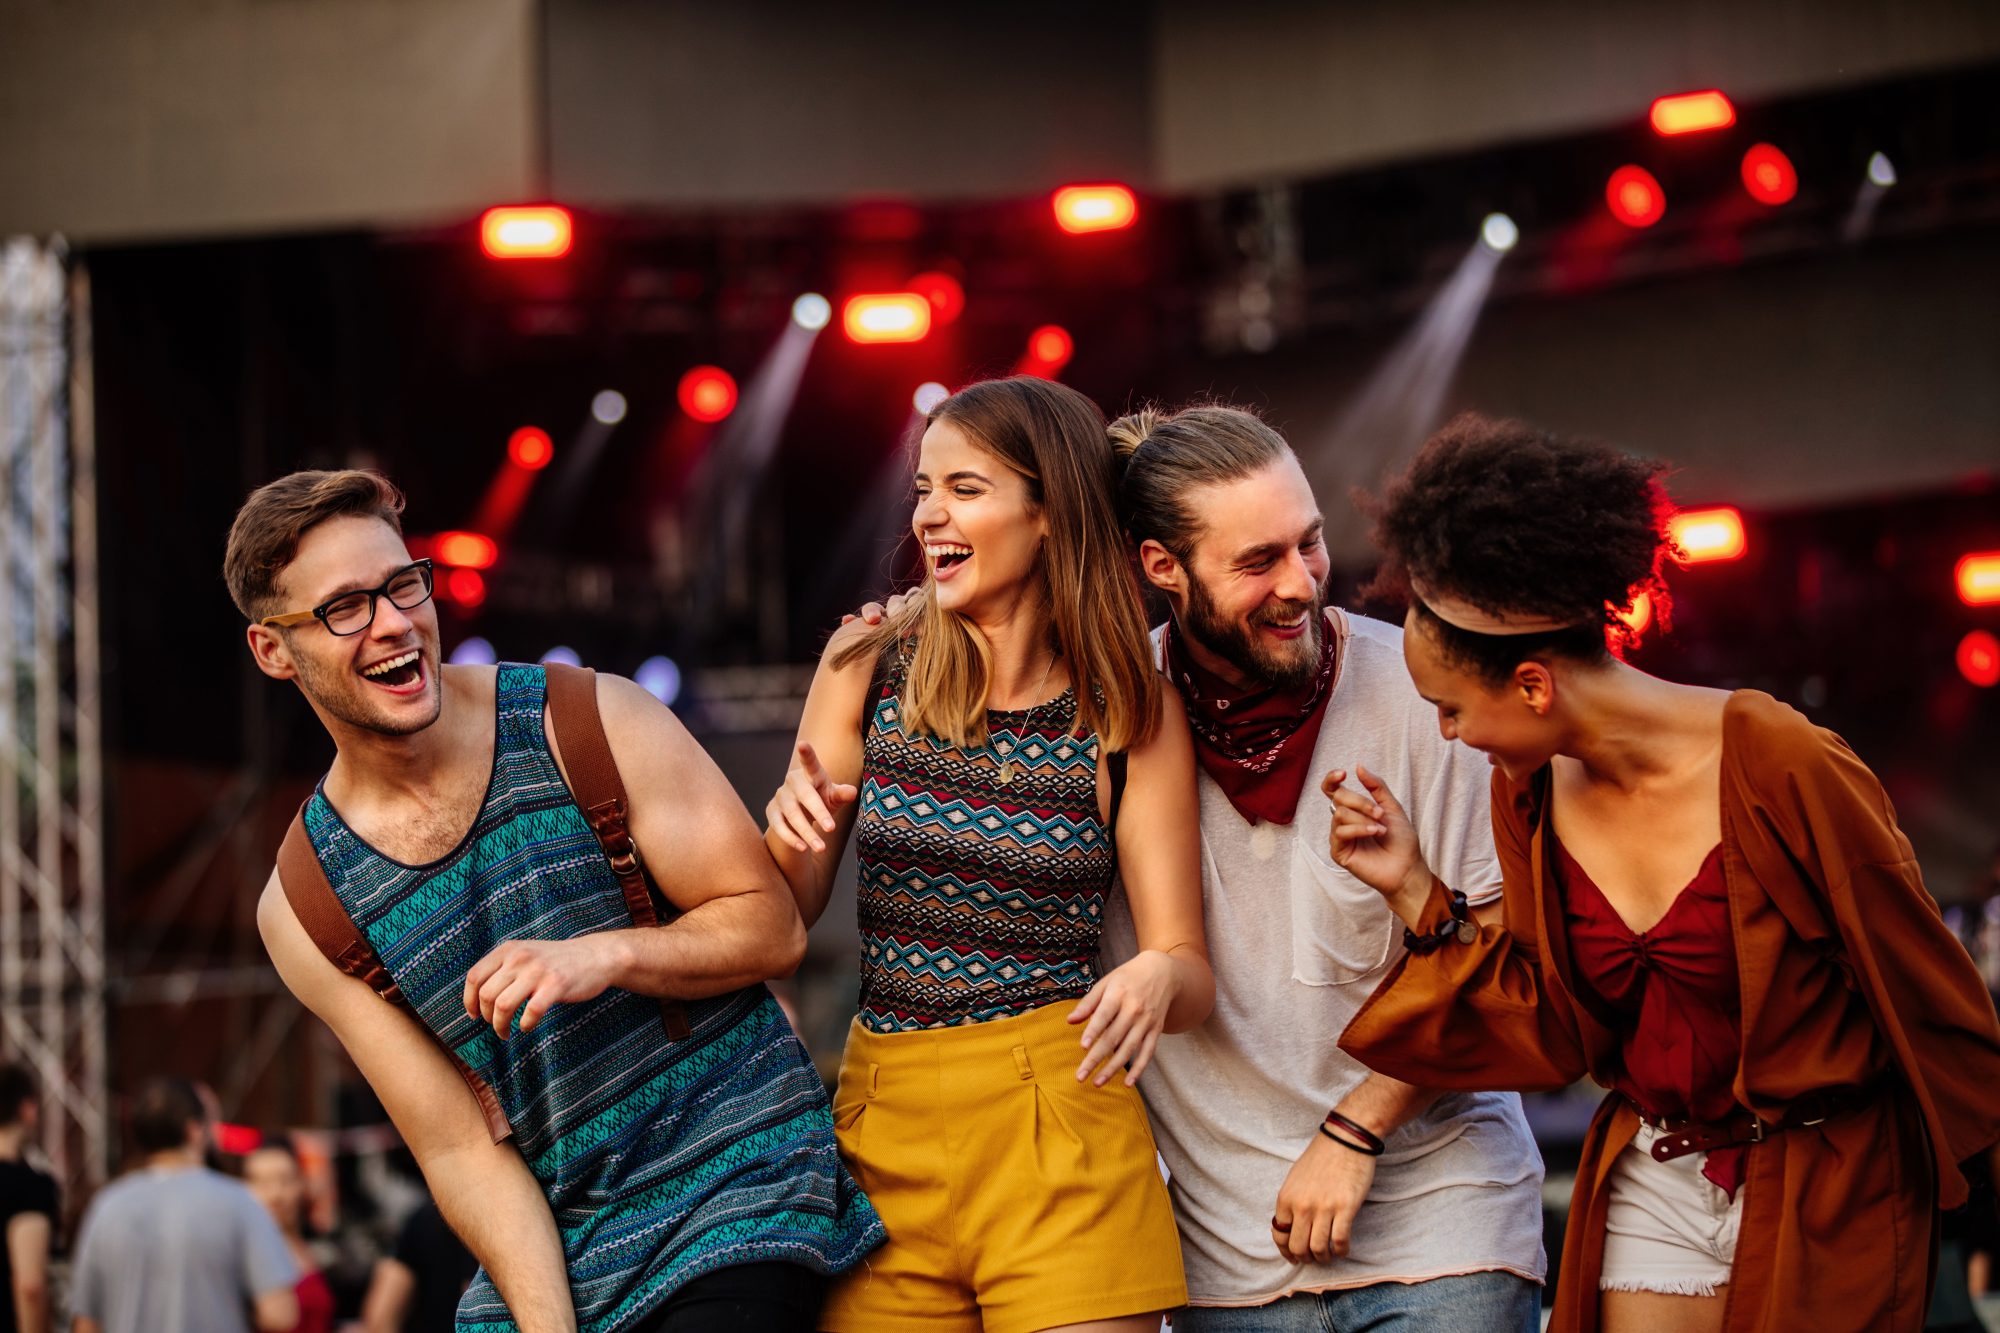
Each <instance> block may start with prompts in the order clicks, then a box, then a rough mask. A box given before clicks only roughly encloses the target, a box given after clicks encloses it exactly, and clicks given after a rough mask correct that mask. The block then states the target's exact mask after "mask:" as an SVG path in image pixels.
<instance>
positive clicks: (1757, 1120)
mask: <svg viewBox="0 0 2000 1333" xmlns="http://www.w3.org/2000/svg"><path fill="white" fill-rule="evenodd" d="M1763 1141H1764V1118H1763V1117H1762V1116H1756V1115H1753V1116H1751V1117H1750V1142H1752V1143H1762V1142H1763Z"/></svg>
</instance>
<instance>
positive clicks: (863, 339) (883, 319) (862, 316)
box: [840, 292, 931, 343]
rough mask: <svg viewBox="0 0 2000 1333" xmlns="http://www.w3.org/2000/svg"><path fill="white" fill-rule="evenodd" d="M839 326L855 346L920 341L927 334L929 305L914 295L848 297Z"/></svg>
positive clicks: (913, 293)
mask: <svg viewBox="0 0 2000 1333" xmlns="http://www.w3.org/2000/svg"><path fill="white" fill-rule="evenodd" d="M840 324H841V327H842V328H843V329H845V330H847V336H848V337H849V338H851V339H853V340H854V341H855V342H858V343H913V342H922V341H923V339H924V337H925V335H927V334H928V333H929V332H930V331H931V303H930V300H929V298H927V297H924V296H920V295H918V294H917V293H916V292H872V293H869V294H868V295H865V296H853V297H849V298H848V301H847V304H846V305H845V306H843V307H842V308H841V312H840Z"/></svg>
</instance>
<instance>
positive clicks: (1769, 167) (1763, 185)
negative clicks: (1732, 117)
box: [1743, 143, 1799, 207]
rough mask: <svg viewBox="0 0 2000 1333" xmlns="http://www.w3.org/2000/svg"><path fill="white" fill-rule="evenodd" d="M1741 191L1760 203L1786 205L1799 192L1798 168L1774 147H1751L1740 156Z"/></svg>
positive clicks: (1769, 145)
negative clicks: (1741, 165)
mask: <svg viewBox="0 0 2000 1333" xmlns="http://www.w3.org/2000/svg"><path fill="white" fill-rule="evenodd" d="M1743 188H1744V189H1746V190H1748V191H1749V192H1750V197H1751V198H1752V199H1755V200H1756V201H1757V202H1758V203H1760V204H1770V205H1771V206H1773V207H1776V206H1777V205H1779V204H1788V203H1790V202H1791V201H1792V197H1793V196H1794V195H1796V194H1797V193H1798V192H1799V173H1798V169H1797V168H1795V167H1794V166H1793V165H1792V159H1790V158H1789V157H1786V156H1785V155H1784V153H1783V152H1782V151H1780V150H1779V149H1778V148H1777V147H1776V146H1774V145H1772V144H1767V143H1760V144H1752V145H1751V146H1750V151H1749V152H1747V153H1745V154H1744V155H1743Z"/></svg>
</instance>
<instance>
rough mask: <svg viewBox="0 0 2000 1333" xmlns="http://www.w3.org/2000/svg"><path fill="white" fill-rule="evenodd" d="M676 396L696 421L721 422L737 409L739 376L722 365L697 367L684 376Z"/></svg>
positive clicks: (685, 410)
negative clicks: (737, 379) (737, 381)
mask: <svg viewBox="0 0 2000 1333" xmlns="http://www.w3.org/2000/svg"><path fill="white" fill-rule="evenodd" d="M675 395H676V396H677V397H678V398H679V399H680V404H681V411H683V412H685V413H687V414H688V415H689V416H691V417H693V418H694V419H695V420H696V421H702V422H713V421H720V420H722V419H723V418H724V417H726V416H728V415H729V414H730V413H731V412H734V411H735V410H736V379H735V377H734V376H732V375H731V374H730V373H729V372H728V371H726V370H724V369H723V368H722V367H721V366H696V367H695V368H694V369H693V370H690V371H689V372H688V373H687V374H685V375H683V376H681V382H680V387H679V388H678V389H676V390H675Z"/></svg>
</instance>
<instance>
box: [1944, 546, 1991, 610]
mask: <svg viewBox="0 0 2000 1333" xmlns="http://www.w3.org/2000/svg"><path fill="white" fill-rule="evenodd" d="M1954 573H1955V577H1956V579H1957V582H1958V600H1959V601H1961V602H1964V603H1965V604H1966V605H1967V606H1992V605H1994V604H1995V603H2000V551H1974V552H1973V553H1972V554H1971V555H1968V556H1966V557H1965V558H1964V559H1963V560H1960V561H1959V562H1958V568H1957V570H1956V571H1955V572H1954Z"/></svg>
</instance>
